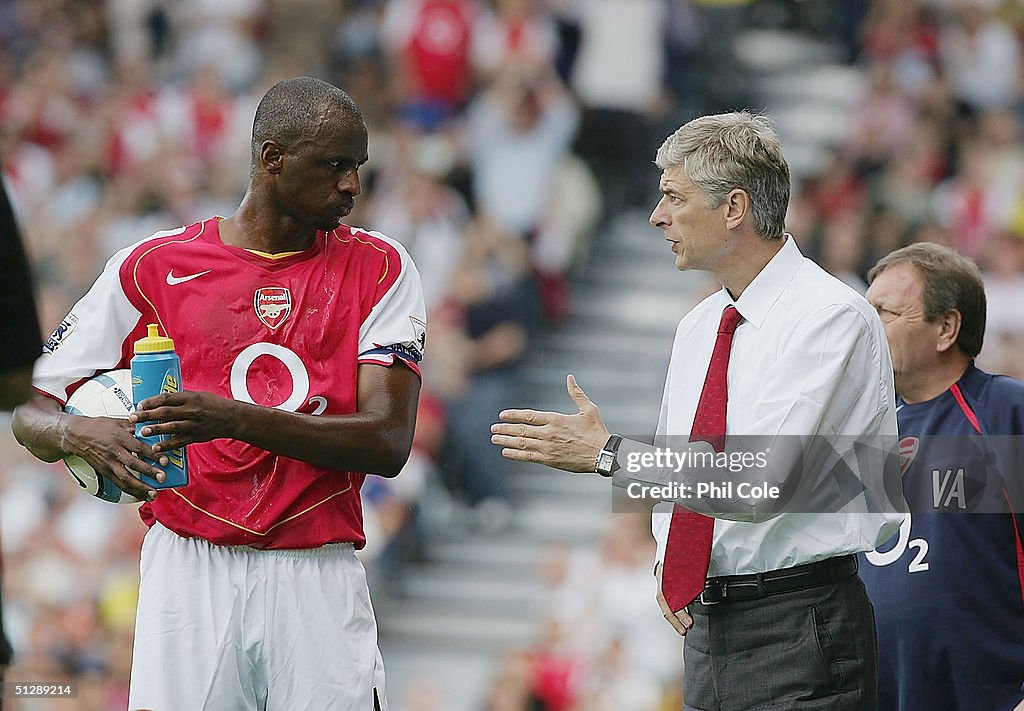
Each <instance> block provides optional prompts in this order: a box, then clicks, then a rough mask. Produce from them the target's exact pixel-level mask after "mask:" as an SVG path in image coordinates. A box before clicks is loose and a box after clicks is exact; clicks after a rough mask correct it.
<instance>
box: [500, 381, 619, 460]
mask: <svg viewBox="0 0 1024 711" xmlns="http://www.w3.org/2000/svg"><path fill="white" fill-rule="evenodd" d="M565 385H566V389H567V390H568V391H569V397H570V398H572V401H573V402H574V403H576V407H577V408H578V409H579V412H577V413H576V414H574V415H566V414H562V413H560V412H540V411H537V410H502V411H501V412H500V413H499V414H498V418H499V419H500V420H501V422H497V423H495V424H493V425H491V433H492V434H491V442H492V443H493V444H496V445H498V446H500V447H501V448H502V450H501V456H503V457H505V458H506V459H514V460H516V461H520V462H535V463H537V464H544V465H547V466H549V467H554V468H556V469H564V470H565V471H569V472H579V473H586V472H593V471H594V470H595V467H596V464H597V455H598V453H600V451H601V448H602V447H604V445H605V443H606V442H607V441H608V437H609V433H608V428H607V427H605V425H604V421H603V420H602V419H601V413H600V411H599V410H598V409H597V405H595V404H594V403H593V401H591V399H590V398H589V397H587V394H586V393H585V392H583V388H581V387H580V386H579V384H578V383H577V382H576V378H575V377H574V376H572V375H569V376H568V377H567V378H566V380H565Z"/></svg>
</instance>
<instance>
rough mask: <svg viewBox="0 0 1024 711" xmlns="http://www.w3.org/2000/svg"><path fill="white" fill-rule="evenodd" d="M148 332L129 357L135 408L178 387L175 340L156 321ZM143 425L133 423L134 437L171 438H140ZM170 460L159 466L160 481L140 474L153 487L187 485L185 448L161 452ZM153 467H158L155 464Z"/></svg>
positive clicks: (154, 440)
mask: <svg viewBox="0 0 1024 711" xmlns="http://www.w3.org/2000/svg"><path fill="white" fill-rule="evenodd" d="M146 328H147V330H148V332H149V334H148V335H147V336H146V337H145V338H140V339H139V340H137V341H135V357H134V358H132V363H131V366H132V402H134V403H135V407H138V406H139V403H140V402H142V401H143V400H145V399H146V398H147V397H152V396H153V395H158V394H160V393H176V392H179V391H180V390H181V360H180V359H179V358H178V354H177V353H175V352H174V341H172V340H171V339H170V338H167V337H166V336H160V332H159V329H158V328H157V325H156V324H155V323H151V324H149V325H148V326H147V327H146ZM145 425H146V423H145V422H139V423H137V424H136V425H135V436H136V437H138V438H139V439H140V440H142V441H143V442H145V443H146V444H149V445H150V446H152V445H153V444H156V443H157V442H162V441H165V440H168V439H170V438H171V436H170V435H150V436H149V437H143V436H142V435H141V434H140V432H141V431H142V428H143V427H144V426H145ZM162 454H165V455H167V459H168V460H170V461H169V462H168V464H167V466H166V467H160V468H161V469H163V470H164V473H165V474H166V477H167V478H166V480H165V481H164V482H163V483H162V484H161V483H160V482H158V481H156V480H155V479H153V478H152V477H149V476H146V475H145V474H140V475H139V476H140V477H141V478H142V481H144V482H145V483H146V484H148V485H149V486H151V487H153V488H154V489H172V488H174V487H177V486H185V485H186V484H188V465H187V461H186V459H185V448H184V447H181V448H180V449H175V450H172V451H170V452H162ZM156 466H158V467H159V466H160V465H159V464H157V465H156Z"/></svg>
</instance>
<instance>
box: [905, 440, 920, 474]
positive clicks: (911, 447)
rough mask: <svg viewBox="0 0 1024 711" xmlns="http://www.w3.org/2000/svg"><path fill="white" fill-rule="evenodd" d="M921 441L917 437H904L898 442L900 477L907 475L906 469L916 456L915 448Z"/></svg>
mask: <svg viewBox="0 0 1024 711" xmlns="http://www.w3.org/2000/svg"><path fill="white" fill-rule="evenodd" d="M920 444H921V440H919V439H918V438H917V437H904V438H903V439H901V440H900V475H901V476H902V475H903V474H906V473H907V469H909V468H910V465H911V464H912V463H913V461H914V457H916V456H917V448H918V446H919V445H920Z"/></svg>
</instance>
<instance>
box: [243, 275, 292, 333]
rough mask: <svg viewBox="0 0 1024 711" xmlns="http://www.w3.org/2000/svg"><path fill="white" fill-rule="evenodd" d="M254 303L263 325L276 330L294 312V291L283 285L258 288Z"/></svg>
mask: <svg viewBox="0 0 1024 711" xmlns="http://www.w3.org/2000/svg"><path fill="white" fill-rule="evenodd" d="M252 305H253V308H255V309H256V315H257V316H258V317H259V319H260V321H262V322H263V325H265V326H266V327H267V328H269V329H270V330H271V331H276V330H277V328H278V326H280V325H281V324H282V323H284V322H285V319H287V318H288V314H290V313H291V312H292V292H290V291H288V289H287V288H286V287H283V286H264V287H263V288H262V289H257V290H256V294H255V296H254V297H253V303H252Z"/></svg>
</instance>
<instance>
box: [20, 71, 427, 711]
mask: <svg viewBox="0 0 1024 711" xmlns="http://www.w3.org/2000/svg"><path fill="white" fill-rule="evenodd" d="M366 160H367V132H366V126H365V124H364V122H363V119H362V116H361V114H360V112H359V109H358V107H357V106H356V105H355V103H353V101H352V99H351V98H350V97H349V96H348V95H347V94H346V93H344V92H343V91H341V90H340V89H338V88H336V87H334V86H332V85H330V84H327V83H325V82H322V81H319V80H317V79H313V78H309V77H298V78H293V79H288V80H286V81H283V82H280V83H278V84H276V85H275V86H274V87H272V88H271V89H270V90H269V91H268V92H267V94H266V95H265V96H264V97H263V99H262V101H261V102H260V104H259V107H258V108H257V110H256V118H255V122H254V125H253V136H252V164H251V171H250V183H249V188H248V190H247V192H246V195H245V197H244V198H243V200H242V203H241V205H240V206H239V208H238V211H237V212H236V213H235V214H234V215H232V216H231V217H228V218H225V219H221V218H216V217H214V218H210V219H208V220H204V221H203V222H199V223H196V224H194V225H189V226H187V227H184V228H179V229H175V230H169V231H166V232H160V233H157V234H155V235H153V236H151V237H149V238H148V239H145V240H143V241H141V242H139V243H137V244H135V245H133V246H131V247H128V248H126V249H124V250H122V251H121V252H119V253H117V254H116V255H114V257H113V258H111V260H110V261H109V262H108V263H107V266H106V268H105V269H104V271H103V273H102V274H101V275H100V277H99V278H98V279H97V281H96V283H95V284H94V285H93V287H92V288H91V289H90V290H89V292H88V293H87V294H86V295H85V296H84V297H83V298H82V299H81V300H80V301H79V302H78V303H77V304H76V305H75V306H74V308H73V309H72V312H71V313H70V314H69V315H68V317H67V318H66V319H65V321H64V322H63V323H62V324H61V327H60V328H58V330H57V331H56V332H55V334H54V336H53V337H51V339H50V340H49V342H48V343H47V345H46V347H45V348H44V350H45V351H46V352H45V354H44V355H43V357H42V358H41V359H40V362H39V364H38V365H37V368H36V371H35V379H34V385H35V388H36V390H37V391H38V393H39V394H38V395H37V396H36V398H35V399H34V400H32V401H30V403H28V404H26V405H24V406H22V407H21V408H19V410H18V411H17V412H16V416H15V423H14V428H15V433H16V435H17V437H18V439H19V441H20V442H22V443H23V444H24V445H25V446H26V447H28V448H29V450H30V451H32V453H33V454H35V455H36V456H37V457H39V458H41V459H44V460H47V461H55V460H56V459H58V458H60V457H63V456H65V455H68V454H75V455H78V456H80V457H82V458H83V459H85V460H86V461H87V462H88V463H89V464H90V465H92V466H93V468H95V469H96V470H97V471H98V472H100V473H101V474H103V475H106V476H108V477H110V478H112V479H113V480H114V481H115V482H117V484H118V485H119V486H120V487H122V488H123V489H124V490H125V491H127V492H129V493H131V494H134V495H136V496H139V497H141V498H145V499H147V501H146V502H145V503H144V504H143V505H142V506H141V507H140V513H141V516H142V519H143V520H144V521H145V522H146V523H147V524H148V525H149V526H150V530H149V532H148V534H147V536H146V540H145V543H144V544H143V548H142V565H141V570H142V580H141V586H140V593H139V611H138V618H137V622H136V634H135V649H134V659H133V663H132V680H131V700H130V708H131V709H159V710H162V709H200V708H202V709H218V711H219V710H222V709H223V710H230V709H257V708H259V709H262V708H287V709H317V710H318V711H320V710H324V709H337V710H338V711H342V710H345V711H348V710H349V709H385V710H386V708H387V705H386V700H385V698H384V688H383V666H382V664H381V659H380V654H379V652H378V650H377V629H376V623H375V621H374V617H373V610H372V608H371V606H370V601H369V597H368V593H367V589H366V580H365V573H364V571H363V568H362V566H361V565H360V563H359V561H358V560H357V559H356V557H355V554H354V551H355V549H357V548H361V547H362V546H363V544H364V543H365V538H364V535H363V530H362V508H361V504H360V498H359V489H360V486H361V485H362V482H363V479H364V476H365V473H367V472H370V473H374V474H380V475H383V476H394V475H396V474H397V473H398V471H399V470H400V469H401V468H402V465H403V464H404V462H405V460H406V458H407V457H408V454H409V449H410V446H411V442H412V435H413V428H414V425H415V413H416V404H417V399H418V396H419V387H420V380H419V370H418V363H419V361H420V359H421V357H422V353H423V344H424V331H425V313H424V305H423V296H422V292H421V289H420V280H419V275H418V274H417V272H416V269H415V267H414V265H413V264H412V261H411V260H410V258H409V255H408V254H407V253H406V251H405V250H404V249H403V248H402V247H401V245H399V244H398V243H397V242H394V241H393V240H391V239H389V238H387V237H385V236H384V235H381V234H377V233H373V232H366V231H363V230H361V229H357V228H354V227H349V226H347V225H345V224H343V223H342V220H343V219H344V217H345V216H346V215H348V214H349V212H350V211H351V209H352V206H353V204H354V200H355V198H356V196H357V195H359V192H360V183H359V167H360V166H361V165H363V163H365V162H366ZM148 323H157V324H159V325H160V328H161V331H162V332H165V333H166V334H167V335H168V336H169V337H170V338H172V339H173V340H174V343H175V348H176V350H177V352H178V355H179V356H180V357H181V364H182V373H183V380H184V385H185V388H186V390H185V391H184V392H181V393H177V394H163V395H158V396H156V397H153V398H149V399H148V400H145V401H143V402H142V403H140V407H139V412H137V413H136V415H135V416H134V417H133V422H134V421H141V422H148V423H149V424H147V425H146V427H145V429H144V430H143V434H145V435H149V434H169V435H171V439H170V440H168V441H167V442H165V443H163V444H158V445H156V446H155V447H154V448H153V449H150V448H149V447H148V446H146V445H145V444H143V443H141V442H139V441H138V440H136V439H135V437H133V436H132V425H131V424H126V423H125V422H124V421H118V420H112V419H105V418H84V417H75V416H70V415H66V414H64V413H63V412H62V410H61V405H62V404H63V403H64V402H66V401H67V398H68V397H69V396H70V394H71V393H72V392H73V391H74V390H75V388H76V387H77V386H78V385H80V384H81V383H82V382H83V381H84V380H85V379H88V378H90V377H92V376H93V375H95V374H96V373H98V372H102V371H108V370H113V369H117V368H125V367H127V366H128V362H129V360H130V358H131V357H132V344H133V342H134V341H135V340H137V339H138V338H140V337H142V336H143V335H145V329H146V324H148ZM185 445H187V446H188V450H187V453H188V460H189V476H190V480H189V484H188V485H187V486H186V487H183V488H181V489H168V490H165V491H161V492H160V493H159V496H157V492H156V491H155V490H151V489H150V488H149V487H147V486H146V485H145V484H143V483H142V482H141V481H140V480H139V479H138V478H137V477H136V476H135V474H134V473H133V472H132V469H136V470H139V471H141V472H143V473H146V474H149V475H150V476H157V474H158V472H159V470H158V469H157V468H156V467H155V466H154V465H153V463H152V462H158V461H161V460H162V459H164V458H165V457H166V452H167V451H169V450H171V449H174V448H177V447H181V446H185ZM137 457H141V460H140V459H138V458H137ZM146 460H149V461H146Z"/></svg>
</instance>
